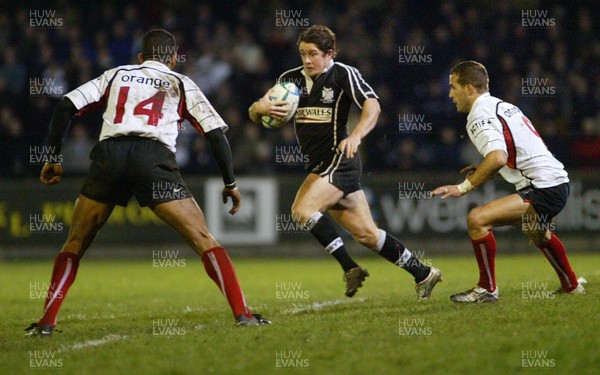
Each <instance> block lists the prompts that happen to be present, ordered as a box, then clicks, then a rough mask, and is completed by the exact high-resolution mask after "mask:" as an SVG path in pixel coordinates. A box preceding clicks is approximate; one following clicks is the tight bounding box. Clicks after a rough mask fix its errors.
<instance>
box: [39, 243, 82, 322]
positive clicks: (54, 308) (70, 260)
mask: <svg viewBox="0 0 600 375" xmlns="http://www.w3.org/2000/svg"><path fill="white" fill-rule="evenodd" d="M78 267H79V257H78V256H77V255H76V254H73V253H69V252H64V253H59V254H58V255H57V256H56V259H55V260H54V269H53V270H52V278H51V279H50V287H49V288H48V294H47V295H46V302H45V303H44V315H43V316H42V319H40V321H39V323H38V325H40V326H41V325H43V324H51V325H52V326H53V327H54V326H55V325H56V315H58V310H59V309H60V305H62V302H63V301H64V299H65V297H66V296H67V292H68V291H69V287H71V284H73V281H75V276H76V275H77V268H78Z"/></svg>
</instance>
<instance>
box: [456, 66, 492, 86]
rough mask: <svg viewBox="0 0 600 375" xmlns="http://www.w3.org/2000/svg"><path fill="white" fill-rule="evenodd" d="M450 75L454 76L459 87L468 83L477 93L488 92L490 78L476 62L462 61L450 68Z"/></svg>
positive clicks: (485, 70) (483, 67)
mask: <svg viewBox="0 0 600 375" xmlns="http://www.w3.org/2000/svg"><path fill="white" fill-rule="evenodd" d="M450 73H451V74H454V75H455V76H456V82H458V83H459V84H460V85H461V86H465V85H466V84H468V83H470V84H471V85H473V87H475V89H477V92H488V91H490V78H489V76H488V72H487V69H485V66H483V64H481V63H478V62H477V61H472V60H471V61H463V62H461V63H458V64H456V66H455V67H454V68H452V71H451V72H450Z"/></svg>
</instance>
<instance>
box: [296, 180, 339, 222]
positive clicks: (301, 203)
mask: <svg viewBox="0 0 600 375" xmlns="http://www.w3.org/2000/svg"><path fill="white" fill-rule="evenodd" d="M343 196H344V193H343V192H342V191H341V190H339V189H338V188H336V187H335V186H333V185H332V184H330V183H329V182H328V181H327V179H326V178H323V177H320V176H319V175H317V174H314V173H310V174H309V175H308V176H307V177H306V179H305V180H304V182H303V183H302V185H301V186H300V189H298V193H296V199H295V200H294V204H293V205H292V213H294V214H296V215H310V214H312V213H313V212H316V211H325V210H327V209H328V208H329V207H331V206H333V205H334V204H336V203H337V202H338V201H339V200H340V199H341V198H342V197H343ZM304 219H305V220H306V218H304Z"/></svg>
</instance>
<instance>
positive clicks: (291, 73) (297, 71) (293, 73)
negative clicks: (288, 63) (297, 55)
mask: <svg viewBox="0 0 600 375" xmlns="http://www.w3.org/2000/svg"><path fill="white" fill-rule="evenodd" d="M302 68H303V66H302V65H300V66H298V67H295V68H292V69H289V70H286V71H285V72H283V73H281V74H280V75H279V80H281V79H283V78H290V77H297V76H302Z"/></svg>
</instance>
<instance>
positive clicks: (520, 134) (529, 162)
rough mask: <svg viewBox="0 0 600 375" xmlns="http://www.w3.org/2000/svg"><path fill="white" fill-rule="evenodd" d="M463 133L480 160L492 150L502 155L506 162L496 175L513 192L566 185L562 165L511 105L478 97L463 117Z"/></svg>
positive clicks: (566, 180) (484, 96)
mask: <svg viewBox="0 0 600 375" xmlns="http://www.w3.org/2000/svg"><path fill="white" fill-rule="evenodd" d="M467 133H469V137H470V138H471V141H472V142H473V144H474V145H475V147H477V150H479V152H480V153H481V155H483V157H485V156H486V155H487V154H489V153H490V152H492V151H495V150H502V151H504V152H506V155H507V156H508V160H507V163H506V165H505V166H504V167H502V169H500V174H501V175H502V177H504V179H505V180H506V181H508V182H509V183H511V184H514V185H515V187H516V188H517V190H521V189H523V188H526V187H529V186H531V187H534V188H549V187H553V186H557V185H560V184H562V183H565V182H569V178H568V177H567V176H568V175H567V172H566V171H565V169H564V168H565V167H564V165H563V164H562V163H561V162H560V161H558V160H557V159H556V158H555V157H554V156H553V155H552V154H551V153H550V151H548V148H547V147H546V145H545V144H544V141H543V140H542V138H541V137H540V135H539V134H538V132H537V131H536V130H535V128H534V127H533V124H532V123H531V121H529V119H528V118H527V117H526V116H525V115H524V114H523V112H521V110H520V109H519V108H518V107H516V106H515V105H513V104H510V103H507V102H504V101H502V100H501V99H498V98H496V97H493V96H491V95H490V94H489V93H485V94H482V95H481V96H479V97H478V98H477V99H476V100H475V102H474V103H473V107H471V111H470V112H469V115H468V116H467Z"/></svg>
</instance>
